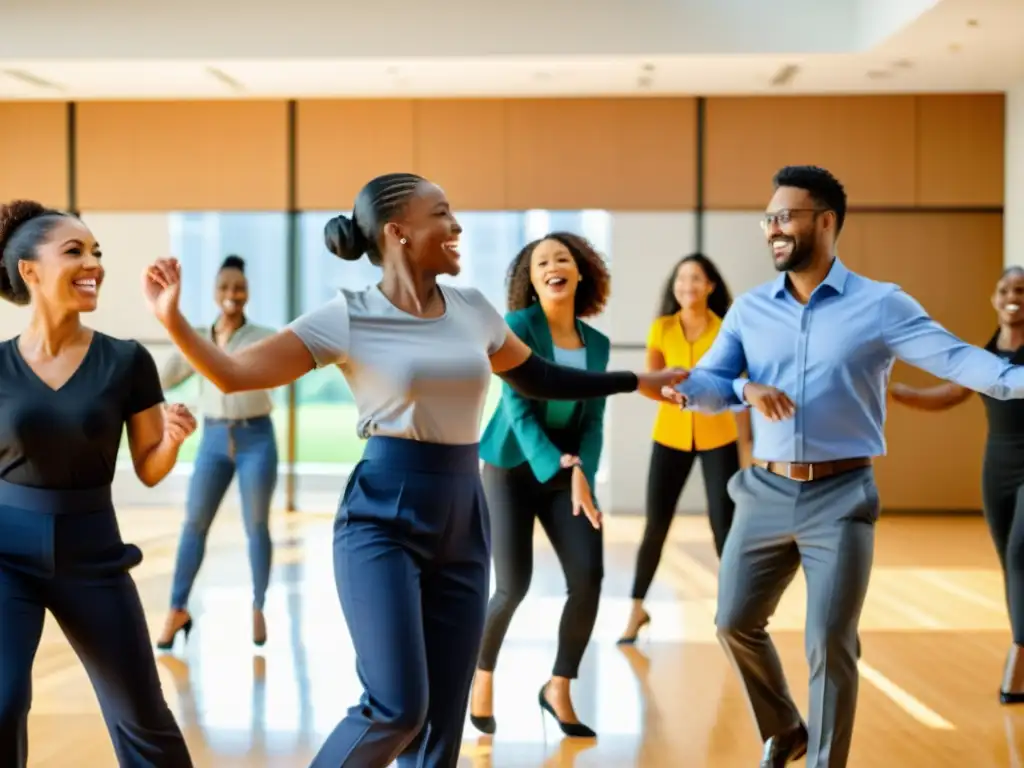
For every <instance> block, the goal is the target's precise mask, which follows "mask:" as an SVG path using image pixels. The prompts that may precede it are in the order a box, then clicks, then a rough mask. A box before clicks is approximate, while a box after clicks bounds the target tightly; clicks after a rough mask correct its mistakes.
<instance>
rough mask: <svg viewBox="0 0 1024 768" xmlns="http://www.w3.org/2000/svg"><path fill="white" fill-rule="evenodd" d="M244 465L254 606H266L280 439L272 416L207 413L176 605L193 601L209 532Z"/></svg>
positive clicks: (177, 571)
mask: <svg viewBox="0 0 1024 768" xmlns="http://www.w3.org/2000/svg"><path fill="white" fill-rule="evenodd" d="M236 470H237V471H238V488H239V491H240V492H241V495H242V520H243V521H244V522H245V533H246V536H247V537H248V539H249V565H250V567H251V568H252V592H253V607H254V608H258V609H260V610H262V609H263V602H264V599H265V598H266V594H267V584H268V583H269V582H270V561H271V544H270V528H269V520H270V502H271V499H272V498H273V496H274V488H275V487H276V486H277V441H276V439H275V437H274V424H273V422H272V421H271V420H270V417H269V416H260V417H257V418H255V419H244V420H238V421H228V420H225V419H206V421H205V422H204V423H203V437H202V440H201V441H200V443H199V451H198V453H197V454H196V460H195V465H194V468H193V471H192V480H191V482H190V484H189V489H188V501H187V503H186V518H185V526H184V528H183V529H182V532H181V541H180V542H179V543H178V560H177V563H176V564H175V568H174V582H173V586H172V587H171V607H172V608H175V609H179V610H182V609H184V608H185V606H186V605H187V604H188V596H189V593H190V592H191V591H192V584H193V583H194V582H195V580H196V574H198V573H199V566H200V565H202V562H203V555H204V554H205V553H206V536H207V534H208V533H209V531H210V524H211V523H212V522H213V518H214V516H215V515H216V514H217V509H218V508H219V507H220V503H221V501H223V500H224V494H225V493H226V492H227V489H228V486H229V485H230V484H231V479H232V478H233V477H234V475H235V471H236Z"/></svg>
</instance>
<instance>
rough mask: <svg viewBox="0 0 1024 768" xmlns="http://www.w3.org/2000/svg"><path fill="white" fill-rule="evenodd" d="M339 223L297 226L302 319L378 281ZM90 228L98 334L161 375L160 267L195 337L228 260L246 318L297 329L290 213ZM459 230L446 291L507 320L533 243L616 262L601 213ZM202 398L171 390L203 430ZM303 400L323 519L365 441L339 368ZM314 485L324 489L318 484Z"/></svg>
mask: <svg viewBox="0 0 1024 768" xmlns="http://www.w3.org/2000/svg"><path fill="white" fill-rule="evenodd" d="M335 213H336V212H334V211H330V212H327V211H312V212H305V213H301V214H299V216H298V219H297V238H296V240H297V243H296V245H297V249H298V251H297V260H298V265H297V267H298V268H297V270H296V272H295V273H294V274H296V277H297V279H298V285H297V286H296V288H297V297H298V300H299V306H298V311H299V312H300V313H301V312H306V311H309V310H311V309H314V308H316V307H318V306H320V305H322V304H323V303H324V302H326V301H329V300H330V298H331V297H332V296H333V295H334V294H335V293H336V292H337V290H338V289H339V288H348V289H354V290H359V289H362V288H365V287H367V286H369V285H373V284H375V283H376V282H378V281H379V279H380V270H379V269H378V268H377V267H374V266H373V265H371V264H370V263H369V260H367V259H363V260H360V261H358V262H346V261H342V260H340V259H337V258H335V257H333V256H332V255H331V254H330V253H328V252H327V249H326V247H325V245H324V240H323V228H324V224H325V223H326V222H327V220H328V219H329V218H330V217H331V216H333V215H335ZM83 218H84V219H85V221H86V223H88V224H89V225H90V226H91V227H92V228H93V230H94V231H95V232H96V235H97V238H98V239H99V241H100V242H101V243H102V245H103V248H104V252H105V253H106V254H107V259H106V261H107V279H106V283H105V285H104V291H103V293H104V297H105V298H104V299H102V300H101V302H100V305H101V306H100V311H98V312H97V313H96V316H94V318H92V319H93V320H94V321H95V323H96V325H95V327H97V328H98V329H99V330H101V331H106V332H108V333H112V334H114V335H117V336H122V337H130V338H135V339H138V340H140V341H142V342H143V343H145V344H146V346H147V348H148V349H150V351H151V352H152V354H153V356H154V358H155V359H156V362H157V365H158V366H162V365H164V364H165V363H166V361H167V360H168V359H169V358H170V356H171V355H173V354H175V353H176V352H175V350H174V348H173V346H172V345H171V344H170V342H169V341H168V340H167V338H166V334H165V333H164V331H163V329H162V328H161V327H160V325H159V323H158V322H157V321H156V320H155V319H154V318H153V317H152V314H151V313H150V312H149V310H148V308H147V307H146V306H145V303H144V301H143V299H142V296H141V291H140V290H139V283H138V279H139V277H138V276H139V274H140V273H141V272H142V270H143V269H144V268H145V267H146V266H147V265H148V264H149V263H151V262H152V261H153V260H154V259H156V258H159V257H162V256H166V255H168V254H170V255H174V256H176V257H177V258H179V259H180V260H181V262H182V276H183V285H182V295H181V306H182V311H183V312H184V314H185V316H186V317H187V318H188V319H189V321H190V322H192V323H193V324H194V325H196V326H204V327H209V326H211V325H212V324H213V322H214V321H215V319H216V317H217V314H218V309H217V306H216V304H215V303H214V298H213V293H214V284H215V279H216V275H217V271H218V269H219V267H220V264H221V263H222V261H223V260H224V257H225V256H227V255H229V254H237V255H239V256H241V257H242V258H243V259H245V262H246V273H247V275H248V277H249V303H248V306H247V307H246V314H247V315H248V317H249V319H250V320H251V321H252V322H255V323H259V324H261V325H266V326H270V327H272V328H281V327H283V326H284V325H286V324H287V322H288V321H289V319H290V318H289V317H288V292H289V290H290V279H291V275H292V274H293V273H292V269H291V266H290V265H289V261H288V252H289V248H288V236H289V227H288V223H289V222H288V215H287V214H286V213H263V212H245V213H225V212H217V211H200V212H166V211H163V212H152V213H90V212H88V211H86V212H84V214H83ZM459 221H460V223H461V224H462V227H463V234H462V253H463V259H462V267H463V268H462V272H461V273H460V274H459V275H458V276H456V277H454V278H446V280H447V281H449V282H450V283H452V284H455V285H464V286H473V287H476V288H478V289H480V290H481V291H482V292H483V293H484V295H485V296H486V297H487V298H488V299H489V300H490V301H491V302H492V303H493V305H494V306H495V307H496V308H497V309H498V310H499V311H501V312H504V311H505V309H506V300H505V290H506V286H505V278H506V273H507V270H508V266H509V264H510V262H511V260H512V259H513V257H514V256H515V255H516V254H517V253H518V252H519V250H520V249H521V248H522V247H523V245H525V244H526V243H527V242H528V241H530V240H532V239H536V238H538V237H541V236H542V235H544V234H546V233H547V232H549V231H554V230H568V231H573V232H577V233H580V234H583V235H585V236H586V237H588V238H589V239H590V240H591V241H593V242H594V244H595V245H596V247H597V248H598V249H599V250H600V251H602V253H604V254H605V255H606V257H609V258H610V254H609V250H610V247H611V216H610V214H609V213H607V212H605V211H542V210H531V211H495V212H478V211H470V212H467V213H462V214H460V215H459ZM115 297H116V298H115ZM599 324H600V323H599ZM500 389H501V383H500V380H499V379H497V378H494V379H492V383H491V391H490V396H489V401H488V406H487V410H486V412H485V415H484V418H485V420H486V419H488V418H490V415H491V413H492V412H493V409H494V407H495V406H496V404H497V401H498V396H499V394H500ZM198 390H199V381H198V379H196V378H192V379H189V380H187V381H186V382H185V383H183V384H182V385H180V386H178V387H176V388H175V389H173V390H170V391H169V392H168V393H167V397H168V400H171V401H177V402H184V403H185V404H187V405H188V406H189V407H191V408H193V410H194V412H195V413H196V415H197V416H198V417H200V423H201V417H202V414H201V413H200V412H199V409H198ZM273 397H274V401H275V411H274V421H275V425H276V429H277V435H278V441H279V446H280V453H281V460H282V472H284V471H287V470H286V468H285V460H286V456H287V445H288V425H289V413H288V398H287V388H281V389H280V390H277V391H275V392H274V393H273ZM296 400H297V410H296V413H295V425H296V435H295V437H296V465H295V466H294V468H293V471H294V472H295V473H296V475H297V477H298V486H297V487H298V488H299V491H300V496H301V501H300V503H299V506H300V508H303V509H314V508H316V509H320V508H321V507H323V505H324V504H333V503H334V502H335V501H336V499H337V492H338V481H337V477H338V475H344V474H345V473H346V472H347V470H348V469H349V468H350V467H351V466H352V465H353V464H355V463H356V462H357V461H358V460H359V457H360V456H361V455H362V451H363V441H362V440H361V439H359V438H358V436H357V435H356V429H355V425H356V415H355V408H354V404H353V402H352V395H351V392H350V391H349V388H348V386H347V385H346V383H345V380H344V378H343V377H342V375H341V373H340V371H338V370H337V369H336V368H333V367H332V368H326V369H323V370H319V371H313V372H311V373H310V374H308V375H306V376H305V377H303V378H302V379H300V380H299V382H298V384H297V387H296ZM485 423H486V422H485ZM201 432H202V429H201V427H200V429H199V430H197V432H196V434H195V435H193V436H192V437H190V438H189V439H188V441H186V443H185V445H184V446H183V447H182V451H181V454H180V461H179V468H180V469H181V470H182V471H184V472H187V471H188V469H189V467H188V465H189V464H190V463H191V462H192V461H193V459H194V457H195V454H196V449H197V448H198V443H199V440H200V438H201ZM119 458H120V461H121V462H122V463H124V462H125V461H130V458H129V456H128V452H127V450H126V447H125V448H124V449H122V452H121V455H120V457H119ZM318 477H320V478H322V479H323V481H322V482H318V481H317V478H318ZM282 487H284V486H283V484H282ZM321 493H322V494H323V495H322V496H321V495H319V494H321ZM327 499H330V501H327Z"/></svg>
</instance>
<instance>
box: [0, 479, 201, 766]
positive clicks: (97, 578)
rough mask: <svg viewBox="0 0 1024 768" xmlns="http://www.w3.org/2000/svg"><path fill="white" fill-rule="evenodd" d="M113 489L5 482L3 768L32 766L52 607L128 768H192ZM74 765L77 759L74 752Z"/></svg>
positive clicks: (0, 564)
mask: <svg viewBox="0 0 1024 768" xmlns="http://www.w3.org/2000/svg"><path fill="white" fill-rule="evenodd" d="M141 561H142V553H141V552H140V551H139V549H138V547H136V546H134V545H132V544H125V543H124V542H123V541H122V540H121V533H120V531H119V530H118V525H117V518H116V517H115V515H114V508H113V506H112V504H111V499H110V488H109V487H104V488H97V489H92V490H86V491H49V490H45V489H39V488H28V487H25V486H18V485H12V484H11V483H7V482H4V481H2V480H0V765H2V766H4V768H7V767H8V766H10V768H24V767H25V766H26V765H27V764H28V744H27V741H28V739H27V734H28V729H27V722H28V712H29V707H30V705H31V698H32V662H33V659H34V658H35V654H36V649H37V648H38V647H39V639H40V637H41V635H42V631H43V618H44V615H45V612H46V611H47V610H49V611H50V613H52V614H53V616H54V618H55V619H56V620H57V623H58V624H59V625H60V627H61V629H62V630H63V631H64V634H65V635H66V636H67V638H68V640H69V641H70V643H71V646H72V648H74V650H75V653H77V654H78V657H79V659H81V661H82V663H83V664H84V665H85V669H86V671H87V672H88V674H89V679H90V681H91V682H92V685H93V688H94V689H95V691H96V695H97V696H98V698H99V702H100V709H101V711H102V713H103V719H104V720H105V722H106V725H107V730H108V732H109V733H110V738H111V739H112V740H113V744H114V752H115V754H116V755H117V761H118V764H119V765H120V766H122V768H191V766H192V760H191V758H190V757H189V754H188V748H187V747H186V746H185V739H184V738H183V737H182V734H181V730H180V729H179V728H178V724H177V723H176V722H175V720H174V716H173V715H172V714H171V711H170V709H169V708H168V706H167V703H166V701H165V699H164V695H163V691H162V689H161V687H160V680H159V678H158V677H157V671H156V661H155V659H154V657H153V647H152V645H151V644H150V639H149V631H148V629H147V627H146V618H145V616H144V614H143V611H142V603H141V602H140V600H139V595H138V591H137V590H136V588H135V583H134V581H133V580H132V578H131V576H129V574H128V570H129V569H130V568H133V567H134V566H136V565H138V564H139V563H140V562H141ZM67 759H68V761H69V763H74V762H75V760H74V756H72V755H68V756H67Z"/></svg>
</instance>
